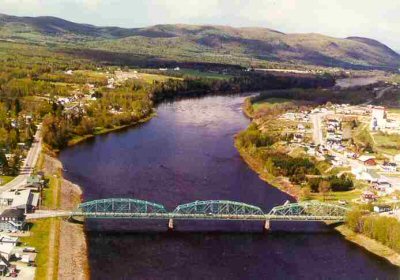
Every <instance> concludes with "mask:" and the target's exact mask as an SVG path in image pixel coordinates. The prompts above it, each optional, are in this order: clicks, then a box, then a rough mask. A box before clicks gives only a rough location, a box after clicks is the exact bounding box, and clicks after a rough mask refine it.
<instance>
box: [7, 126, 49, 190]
mask: <svg viewBox="0 0 400 280" xmlns="http://www.w3.org/2000/svg"><path fill="white" fill-rule="evenodd" d="M41 150H42V138H41V126H39V128H38V130H37V132H36V134H35V138H34V141H33V143H32V146H31V148H30V150H29V152H28V156H27V157H26V159H25V160H24V163H23V165H22V167H21V172H20V175H18V176H17V177H15V178H14V180H12V181H10V182H8V183H7V184H5V185H4V186H2V187H0V193H2V192H5V191H8V190H10V189H15V188H18V187H21V186H23V185H24V184H26V181H27V179H28V177H29V176H30V175H31V174H32V171H33V168H34V167H35V165H36V162H37V160H38V158H39V154H40V152H41Z"/></svg>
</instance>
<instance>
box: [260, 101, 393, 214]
mask: <svg viewBox="0 0 400 280" xmlns="http://www.w3.org/2000/svg"><path fill="white" fill-rule="evenodd" d="M278 118H279V119H280V120H282V122H281V123H282V124H285V126H283V127H284V128H283V129H282V133H283V134H291V135H292V139H291V140H290V141H288V142H287V152H288V153H289V154H290V153H293V152H294V151H295V152H296V153H303V154H304V155H305V156H308V157H312V158H315V160H316V161H317V162H326V163H328V165H327V168H326V173H329V171H334V172H331V174H332V175H336V176H338V177H342V176H348V178H351V179H352V180H353V181H354V184H357V186H359V187H358V188H356V191H353V197H352V199H351V201H346V200H342V199H341V200H339V201H338V202H339V203H341V204H348V203H358V204H363V203H365V204H368V203H372V202H373V203H374V204H375V205H376V206H375V208H374V209H375V211H376V212H379V213H380V212H387V214H389V215H394V216H397V217H398V218H400V212H399V210H398V208H397V206H396V205H398V202H399V198H400V197H399V194H400V172H399V171H400V170H399V168H398V165H399V164H400V154H398V153H397V152H398V151H397V146H396V145H395V144H396V143H395V144H393V143H392V142H395V141H396V140H400V112H399V111H397V110H390V109H386V108H385V107H382V106H373V105H349V104H327V105H326V106H318V107H315V108H307V109H305V110H294V111H291V110H289V111H287V112H285V113H283V114H281V115H280V116H279V117H278ZM259 123H260V126H261V130H263V127H262V124H263V121H262V120H260V121H259ZM265 132H267V130H265ZM366 135H367V136H368V137H366ZM365 138H367V140H368V141H371V142H373V143H376V144H375V145H374V144H373V143H369V142H368V141H367V142H366V143H363V144H365V145H364V148H363V149H360V147H359V146H360V145H357V144H358V142H363V141H364V142H365V141H366V139H365ZM368 145H374V146H376V148H375V151H373V149H372V147H370V146H368ZM393 145H394V146H393ZM320 176H321V177H323V176H327V175H320ZM356 194H359V195H358V196H356Z"/></svg>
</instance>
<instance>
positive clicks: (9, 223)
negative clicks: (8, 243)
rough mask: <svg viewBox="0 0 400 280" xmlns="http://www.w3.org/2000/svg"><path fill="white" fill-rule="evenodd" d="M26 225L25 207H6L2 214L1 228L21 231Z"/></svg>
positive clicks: (0, 217) (0, 218)
mask: <svg viewBox="0 0 400 280" xmlns="http://www.w3.org/2000/svg"><path fill="white" fill-rule="evenodd" d="M24 226H25V214H24V210H23V209H6V210H4V211H3V212H2V213H1V214H0V230H3V231H6V230H7V231H20V230H22V229H23V228H24Z"/></svg>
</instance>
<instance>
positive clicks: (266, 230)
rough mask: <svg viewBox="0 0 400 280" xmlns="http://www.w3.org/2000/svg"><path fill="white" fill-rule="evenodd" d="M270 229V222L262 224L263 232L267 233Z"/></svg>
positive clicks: (266, 221)
mask: <svg viewBox="0 0 400 280" xmlns="http://www.w3.org/2000/svg"><path fill="white" fill-rule="evenodd" d="M270 229H271V225H270V220H265V222H264V228H263V230H264V232H268V231H269V230H270Z"/></svg>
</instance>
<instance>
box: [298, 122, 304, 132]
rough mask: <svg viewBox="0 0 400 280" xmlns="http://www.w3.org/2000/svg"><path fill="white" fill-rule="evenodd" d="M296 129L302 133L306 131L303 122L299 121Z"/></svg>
mask: <svg viewBox="0 0 400 280" xmlns="http://www.w3.org/2000/svg"><path fill="white" fill-rule="evenodd" d="M297 131H299V132H300V133H304V132H306V128H305V127H304V125H303V124H301V123H300V124H298V125H297Z"/></svg>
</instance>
